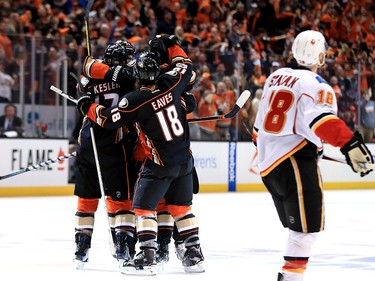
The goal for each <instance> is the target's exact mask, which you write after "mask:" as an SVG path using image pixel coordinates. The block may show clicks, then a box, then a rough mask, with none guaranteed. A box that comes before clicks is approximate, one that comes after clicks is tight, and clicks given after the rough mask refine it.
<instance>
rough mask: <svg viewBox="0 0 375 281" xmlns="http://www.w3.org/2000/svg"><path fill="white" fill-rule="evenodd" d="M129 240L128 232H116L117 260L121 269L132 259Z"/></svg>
mask: <svg viewBox="0 0 375 281" xmlns="http://www.w3.org/2000/svg"><path fill="white" fill-rule="evenodd" d="M127 240H128V235H127V234H126V232H123V231H118V232H116V240H115V247H116V259H117V260H118V265H119V267H120V269H121V268H122V267H124V264H126V263H127V262H129V261H130V260H131V259H132V256H131V253H130V250H129V245H128V241H127ZM133 256H134V255H133Z"/></svg>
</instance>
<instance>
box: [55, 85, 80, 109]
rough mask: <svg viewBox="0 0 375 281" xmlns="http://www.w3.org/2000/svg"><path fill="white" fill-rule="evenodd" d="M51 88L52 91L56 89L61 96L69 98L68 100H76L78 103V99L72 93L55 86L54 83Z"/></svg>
mask: <svg viewBox="0 0 375 281" xmlns="http://www.w3.org/2000/svg"><path fill="white" fill-rule="evenodd" d="M49 88H50V89H51V90H52V91H54V92H55V93H56V94H59V95H60V96H63V97H64V98H66V99H68V100H70V101H72V102H74V103H75V104H77V103H78V100H77V99H75V98H74V97H72V96H71V95H69V94H67V93H65V92H64V91H63V90H60V89H59V88H57V87H55V86H53V85H51V86H50V87H49Z"/></svg>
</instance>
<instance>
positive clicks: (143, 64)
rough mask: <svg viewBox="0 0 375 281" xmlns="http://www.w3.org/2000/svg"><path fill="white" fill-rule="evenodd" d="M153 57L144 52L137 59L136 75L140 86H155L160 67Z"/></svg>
mask: <svg viewBox="0 0 375 281" xmlns="http://www.w3.org/2000/svg"><path fill="white" fill-rule="evenodd" d="M154 56H155V55H154V54H153V53H151V52H144V53H142V54H141V55H140V56H139V57H138V58H137V61H136V63H135V68H136V75H137V77H138V79H139V83H140V84H141V85H152V84H155V83H156V81H157V79H158V77H159V75H160V67H159V65H158V63H157V62H156V60H155V59H154Z"/></svg>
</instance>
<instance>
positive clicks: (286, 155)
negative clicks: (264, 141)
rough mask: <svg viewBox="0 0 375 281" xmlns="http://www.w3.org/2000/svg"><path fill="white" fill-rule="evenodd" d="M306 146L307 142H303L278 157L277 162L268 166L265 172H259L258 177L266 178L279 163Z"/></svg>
mask: <svg viewBox="0 0 375 281" xmlns="http://www.w3.org/2000/svg"><path fill="white" fill-rule="evenodd" d="M306 144H307V140H303V141H302V142H301V143H300V144H298V145H297V146H296V147H295V148H294V149H292V150H291V151H289V152H288V153H287V154H285V155H284V156H282V157H280V158H279V159H278V160H277V161H275V162H274V163H273V164H272V165H271V166H269V167H268V168H267V169H266V170H264V171H260V175H261V176H262V177H265V176H267V175H268V174H269V173H270V172H271V171H272V170H273V169H275V168H276V167H277V166H278V165H279V164H280V163H281V162H283V161H284V160H285V159H287V158H289V157H290V156H291V155H293V154H294V153H295V152H296V151H298V150H300V149H301V148H302V147H304V146H305V145H306Z"/></svg>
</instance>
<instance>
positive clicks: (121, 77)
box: [104, 65, 135, 84]
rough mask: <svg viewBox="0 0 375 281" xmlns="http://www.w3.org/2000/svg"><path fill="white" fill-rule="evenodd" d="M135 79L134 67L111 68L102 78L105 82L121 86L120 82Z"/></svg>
mask: <svg viewBox="0 0 375 281" xmlns="http://www.w3.org/2000/svg"><path fill="white" fill-rule="evenodd" d="M134 78H135V71H134V67H128V66H119V65H118V66H112V67H110V68H109V70H108V72H107V73H106V74H105V76H104V80H105V81H112V82H117V83H119V84H121V81H127V80H128V79H134Z"/></svg>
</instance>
